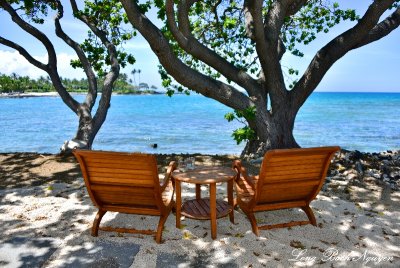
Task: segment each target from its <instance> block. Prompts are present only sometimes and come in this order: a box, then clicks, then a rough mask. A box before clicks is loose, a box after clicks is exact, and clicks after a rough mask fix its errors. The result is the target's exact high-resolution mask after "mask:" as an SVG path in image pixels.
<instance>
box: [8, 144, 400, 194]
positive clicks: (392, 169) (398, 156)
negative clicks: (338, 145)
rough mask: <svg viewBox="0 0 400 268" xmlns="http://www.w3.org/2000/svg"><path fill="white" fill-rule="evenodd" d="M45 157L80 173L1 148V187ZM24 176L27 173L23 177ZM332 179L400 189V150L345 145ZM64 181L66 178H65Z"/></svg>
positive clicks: (221, 158) (164, 161)
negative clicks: (372, 150)
mask: <svg viewBox="0 0 400 268" xmlns="http://www.w3.org/2000/svg"><path fill="white" fill-rule="evenodd" d="M153 154H154V155H156V157H157V161H158V165H159V168H161V167H163V166H164V167H165V166H167V165H168V164H169V162H170V161H176V162H178V161H179V160H182V159H186V158H188V157H194V158H195V159H196V165H200V166H201V165H224V166H228V167H230V166H231V165H232V161H233V160H236V159H240V157H239V156H238V155H234V154H215V155H212V154H201V153H195V154H176V153H171V154H157V153H153ZM13 159H14V160H13ZM44 159H47V160H48V161H50V162H51V161H55V163H53V166H56V165H62V164H63V163H68V167H69V168H72V166H73V165H74V166H73V169H74V173H75V175H76V174H77V173H80V171H79V167H78V165H77V163H76V160H75V158H74V156H72V155H70V156H64V155H60V154H52V153H37V152H8V153H5V152H0V164H1V165H2V166H4V169H3V172H5V174H1V173H0V189H1V188H7V185H6V183H5V182H6V180H5V177H7V176H13V177H15V174H12V173H8V172H6V170H7V168H6V166H7V165H9V164H12V165H13V166H14V167H13V169H12V172H13V173H16V172H17V173H18V172H19V171H21V172H27V168H29V167H36V166H37V165H36V164H32V165H29V163H36V162H37V163H40V161H42V160H44ZM47 160H46V161H47ZM261 161H262V158H259V159H255V160H250V161H249V162H247V161H245V160H243V159H242V162H243V164H244V165H245V166H247V169H248V171H249V173H250V174H253V175H257V174H258V172H259V169H260V165H261ZM14 163H20V164H23V163H27V164H26V165H25V166H22V167H19V168H18V167H15V164H14ZM73 163H74V164H73ZM28 174H29V173H28ZM17 175H18V174H17ZM58 175H59V174H57V176H54V177H49V176H47V177H46V178H45V179H46V182H48V181H59V179H60V176H58ZM24 176H25V175H23V176H22V177H24ZM25 177H26V176H25ZM75 179H76V178H75ZM332 180H339V181H343V180H347V181H353V180H359V181H362V182H364V181H373V182H374V183H375V184H382V185H386V186H387V187H389V188H390V189H391V190H393V191H399V192H400V150H387V151H383V152H375V153H363V152H360V151H357V150H355V151H348V150H345V149H341V150H340V151H339V152H338V153H337V154H336V156H335V158H334V160H333V162H332V163H331V165H330V169H329V172H328V174H327V180H326V181H327V183H330V181H332ZM60 182H62V180H61V181H60ZM37 183H39V184H40V183H41V182H37Z"/></svg>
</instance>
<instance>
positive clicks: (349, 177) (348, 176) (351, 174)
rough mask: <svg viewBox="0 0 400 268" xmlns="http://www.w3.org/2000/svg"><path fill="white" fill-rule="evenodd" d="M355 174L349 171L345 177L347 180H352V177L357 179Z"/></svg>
mask: <svg viewBox="0 0 400 268" xmlns="http://www.w3.org/2000/svg"><path fill="white" fill-rule="evenodd" d="M357 177H358V176H357V175H356V174H354V173H350V174H348V175H347V176H346V179H347V180H353V179H357Z"/></svg>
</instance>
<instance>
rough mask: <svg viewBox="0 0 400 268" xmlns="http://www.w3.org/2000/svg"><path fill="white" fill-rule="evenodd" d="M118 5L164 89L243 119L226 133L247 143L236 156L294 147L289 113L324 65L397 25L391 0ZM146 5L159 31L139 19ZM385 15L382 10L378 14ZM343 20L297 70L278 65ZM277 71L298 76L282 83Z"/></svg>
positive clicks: (399, 13)
mask: <svg viewBox="0 0 400 268" xmlns="http://www.w3.org/2000/svg"><path fill="white" fill-rule="evenodd" d="M121 2H122V4H123V7H124V9H125V11H126V13H127V15H128V18H129V21H130V22H131V23H132V25H133V26H134V27H135V29H137V30H138V31H139V32H140V33H141V34H142V35H143V36H144V38H145V39H146V40H147V41H148V43H149V44H150V46H151V48H152V50H153V51H154V53H155V54H156V55H157V57H158V59H159V60H160V63H161V70H160V72H161V75H162V78H163V85H164V86H165V87H168V88H169V93H170V94H172V92H173V91H176V90H178V91H185V90H192V91H195V92H198V93H201V94H203V95H204V96H206V97H210V98H213V99H215V100H217V101H219V102H221V103H223V104H225V105H227V106H229V107H231V108H233V109H234V110H235V111H236V112H235V113H232V114H229V115H227V119H228V120H232V119H234V118H238V119H240V120H242V119H243V121H244V122H245V123H246V126H245V127H243V128H242V129H239V130H238V131H236V132H235V133H234V134H233V135H234V137H235V139H236V140H237V141H239V142H240V141H241V140H248V143H247V145H246V148H245V150H244V154H262V153H263V152H265V151H266V150H268V149H273V148H291V147H298V144H297V142H296V141H295V139H294V137H293V127H294V121H295V118H296V114H297V112H298V110H299V109H300V107H301V106H302V105H303V103H304V102H305V101H306V100H307V98H308V97H309V96H310V95H311V93H312V92H313V91H314V90H315V88H316V87H317V86H318V84H319V83H320V82H321V80H322V78H323V77H324V75H325V74H326V73H327V72H328V70H329V69H330V67H331V66H332V65H333V64H334V63H335V62H336V61H338V60H339V59H340V58H341V57H343V56H344V55H345V54H346V53H347V52H349V51H350V50H353V49H357V48H359V47H362V46H364V45H367V44H369V43H371V42H374V41H377V40H379V39H381V38H383V37H385V36H386V35H388V34H389V33H390V32H391V31H393V30H394V29H396V28H397V27H398V26H399V23H400V8H399V7H398V5H399V1H398V0H374V1H372V2H371V3H370V4H369V6H368V8H367V10H366V12H365V13H364V14H360V15H357V14H356V11H355V10H351V9H349V10H343V9H340V7H339V5H338V4H337V3H332V2H330V1H324V0H310V1H306V0H281V1H272V0H264V1H263V0H252V1H250V0H242V1H235V0H204V1H198V0H185V1H173V0H166V1H161V0H156V1H154V3H153V2H150V1H147V2H145V3H142V2H140V3H139V1H128V0H122V1H121ZM153 4H154V5H155V6H156V7H157V8H158V17H159V18H160V19H161V20H163V21H164V27H162V28H159V27H157V26H156V24H155V23H154V21H152V20H151V19H150V18H149V17H146V11H147V10H148V8H150V7H151V6H152V5H153ZM366 5H368V4H367V3H366ZM385 12H389V15H387V16H386V17H383V16H384V14H386V13H385ZM344 20H351V21H354V22H355V23H354V26H353V27H351V28H349V29H348V30H346V31H344V32H343V33H341V34H339V35H338V36H336V37H334V38H333V39H332V40H331V41H330V42H328V43H327V44H326V45H324V46H323V47H321V48H320V50H319V51H318V52H317V53H316V54H315V55H314V57H313V58H312V60H311V61H310V62H309V65H308V68H307V69H306V70H305V71H304V73H302V74H300V73H299V72H298V70H295V69H293V68H287V69H285V68H284V67H283V66H282V65H281V59H282V57H283V55H284V54H285V53H291V54H293V55H296V56H298V57H302V55H303V54H302V52H301V50H300V49H299V46H298V45H299V44H304V45H307V44H309V43H310V42H312V41H313V40H315V39H316V38H317V36H318V34H319V33H323V32H328V31H329V30H330V28H332V27H334V26H335V25H337V24H339V23H341V22H342V21H344ZM285 74H288V75H289V76H295V75H299V77H298V78H296V77H295V78H293V79H291V81H290V82H288V81H286V80H285ZM174 80H175V81H177V82H178V84H174V82H173V81H174Z"/></svg>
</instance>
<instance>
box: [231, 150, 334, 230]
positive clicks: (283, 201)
mask: <svg viewBox="0 0 400 268" xmlns="http://www.w3.org/2000/svg"><path fill="white" fill-rule="evenodd" d="M339 149H340V148H339V147H321V148H307V149H281V150H271V151H268V152H267V153H265V155H264V159H263V161H262V164H261V169H260V174H259V175H258V176H251V177H249V176H248V175H247V173H246V169H245V168H244V167H243V166H242V164H241V162H240V161H239V160H236V161H234V163H233V167H234V168H235V169H237V171H238V172H239V174H238V176H237V178H236V183H235V187H236V194H237V204H238V205H239V207H240V208H241V209H242V211H243V212H244V213H245V214H246V216H247V218H248V219H249V220H250V223H251V227H252V229H253V232H254V234H256V235H257V236H259V229H262V230H267V229H272V228H282V227H290V226H295V225H305V224H312V225H314V226H316V225H317V223H316V220H315V216H314V213H313V211H312V210H311V208H310V202H311V201H312V200H313V199H314V198H315V197H316V196H317V194H318V192H319V191H320V189H321V187H322V185H323V183H324V181H325V177H326V173H327V171H328V168H329V164H330V161H331V159H332V158H333V156H334V154H335V152H336V151H338V150H339ZM295 207H299V208H301V209H302V210H303V211H304V212H305V213H306V214H307V217H308V221H292V222H289V223H281V224H275V225H265V226H257V221H256V218H255V216H254V214H255V212H258V211H267V210H278V209H287V208H295Z"/></svg>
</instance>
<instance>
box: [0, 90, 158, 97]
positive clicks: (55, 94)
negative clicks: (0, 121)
mask: <svg viewBox="0 0 400 268" xmlns="http://www.w3.org/2000/svg"><path fill="white" fill-rule="evenodd" d="M68 93H70V94H71V95H86V94H87V92H68ZM162 94H165V92H154V93H148V92H143V93H121V92H118V91H116V92H113V93H112V95H113V96H118V95H120V96H121V95H137V96H145V95H162ZM97 95H101V93H97ZM36 97H60V95H59V94H58V92H56V91H52V92H27V93H25V92H24V93H19V92H13V93H0V98H5V99H6V98H9V99H13V98H14V99H18V98H36Z"/></svg>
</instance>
